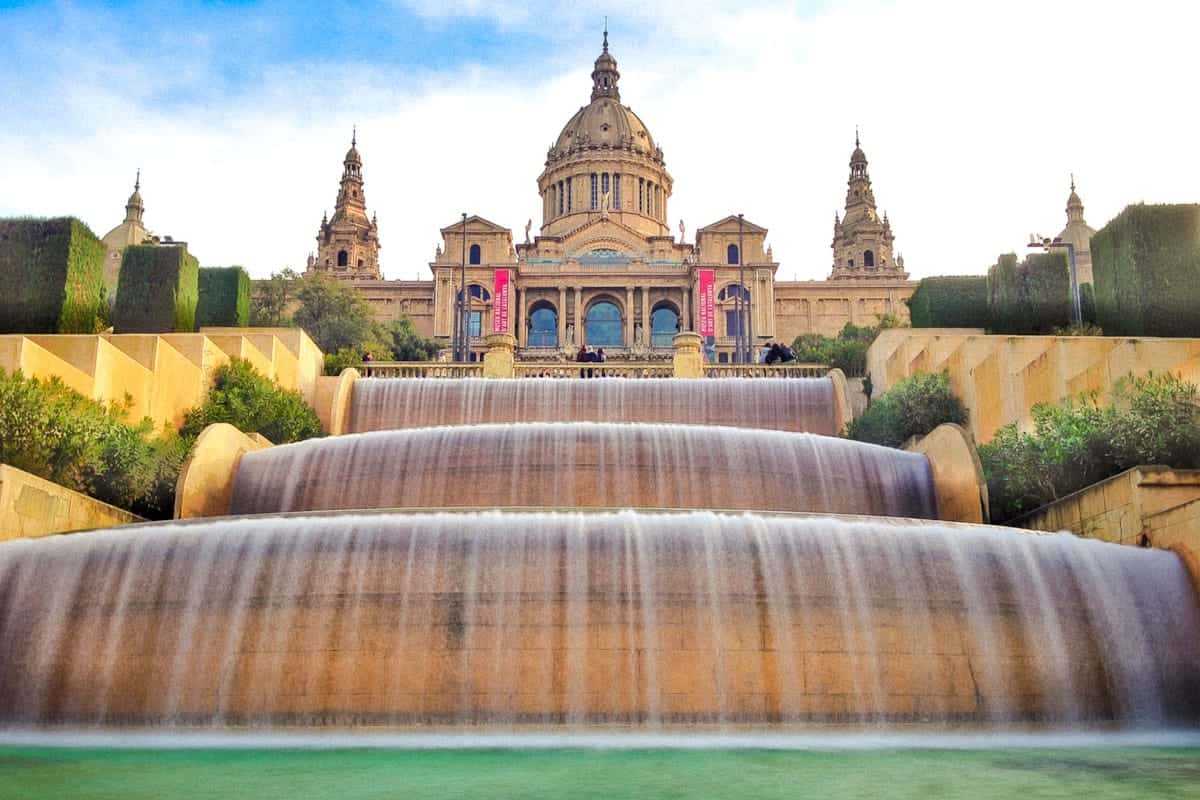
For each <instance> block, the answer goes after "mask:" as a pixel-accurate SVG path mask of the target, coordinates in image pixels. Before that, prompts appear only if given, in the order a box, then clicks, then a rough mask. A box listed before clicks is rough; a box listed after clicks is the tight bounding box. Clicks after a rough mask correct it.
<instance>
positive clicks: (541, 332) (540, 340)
mask: <svg viewBox="0 0 1200 800" xmlns="http://www.w3.org/2000/svg"><path fill="white" fill-rule="evenodd" d="M529 346H530V347H558V312H557V311H555V309H554V306H552V305H550V304H549V303H545V302H542V303H538V304H537V305H535V306H534V307H533V313H531V314H530V315H529Z"/></svg>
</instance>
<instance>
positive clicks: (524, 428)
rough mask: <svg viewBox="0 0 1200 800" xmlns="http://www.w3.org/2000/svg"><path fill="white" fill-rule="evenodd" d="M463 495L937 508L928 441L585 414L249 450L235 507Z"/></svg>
mask: <svg viewBox="0 0 1200 800" xmlns="http://www.w3.org/2000/svg"><path fill="white" fill-rule="evenodd" d="M713 382H714V383H717V382H718V381H713ZM792 382H797V381H781V383H792ZM461 506H470V507H487V508H496V507H518V506H519V507H540V508H556V507H597V506H598V507H605V508H694V509H710V508H711V509H756V510H767V511H806V512H826V513H833V514H872V515H879V516H894V517H914V518H922V519H935V518H936V517H937V501H936V497H935V495H934V491H933V484H932V478H931V474H930V468H929V462H928V460H927V459H926V458H925V456H923V455H918V454H914V453H906V452H902V451H899V450H893V449H890V448H885V447H878V446H875V445H869V444H864V443H862V442H854V441H849V440H845V439H838V438H833V437H828V436H816V435H813V434H806V433H788V432H781V431H766V430H740V429H736V428H720V427H701V426H691V425H618V424H611V423H587V422H571V423H526V424H513V425H462V426H454V427H445V428H423V429H416V430H398V431H380V432H375V433H368V434H356V435H351V436H339V437H334V438H330V439H314V440H310V441H307V442H301V443H299V444H294V445H287V446H283V447H273V448H269V449H266V450H260V451H258V452H255V453H249V454H247V455H246V456H244V457H243V458H242V461H241V464H240V466H239V468H238V474H237V481H236V484H235V487H234V492H233V503H232V513H235V514H263V513H271V512H280V511H309V510H325V509H354V508H444V507H461Z"/></svg>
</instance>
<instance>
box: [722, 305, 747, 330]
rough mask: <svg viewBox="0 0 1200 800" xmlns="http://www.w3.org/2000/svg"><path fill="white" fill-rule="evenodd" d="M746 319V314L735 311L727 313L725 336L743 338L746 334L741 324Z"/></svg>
mask: <svg viewBox="0 0 1200 800" xmlns="http://www.w3.org/2000/svg"><path fill="white" fill-rule="evenodd" d="M743 319H745V314H743V313H742V312H741V311H738V310H736V309H735V310H733V311H726V312H725V335H726V336H741V335H742V334H743V333H745V330H744V329H743V327H742V325H741V322H742V320H743Z"/></svg>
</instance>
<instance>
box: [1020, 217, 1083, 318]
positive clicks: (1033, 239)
mask: <svg viewBox="0 0 1200 800" xmlns="http://www.w3.org/2000/svg"><path fill="white" fill-rule="evenodd" d="M1029 246H1030V247H1031V248H1041V249H1042V250H1045V251H1046V252H1050V251H1051V250H1066V251H1067V261H1068V263H1069V266H1070V268H1071V317H1072V319H1074V321H1075V324H1076V325H1082V324H1083V303H1082V302H1081V300H1080V297H1079V275H1078V273H1077V272H1076V271H1075V245H1073V244H1071V243H1070V242H1064V241H1063V240H1062V237H1060V236H1056V237H1054V238H1053V239H1051V238H1050V237H1048V236H1037V235H1034V234H1032V233H1031V234H1029Z"/></svg>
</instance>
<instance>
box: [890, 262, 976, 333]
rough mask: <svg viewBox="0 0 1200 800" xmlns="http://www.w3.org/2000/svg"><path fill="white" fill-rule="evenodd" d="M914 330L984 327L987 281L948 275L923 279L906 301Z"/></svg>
mask: <svg viewBox="0 0 1200 800" xmlns="http://www.w3.org/2000/svg"><path fill="white" fill-rule="evenodd" d="M908 308H909V315H910V316H911V318H912V326H913V327H914V328H986V327H988V326H989V322H988V290H987V278H986V277H984V276H983V275H950V276H944V277H938V278H924V279H922V281H921V282H920V283H919V284H918V285H917V290H916V291H915V292H913V294H912V297H911V298H909V301H908Z"/></svg>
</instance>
